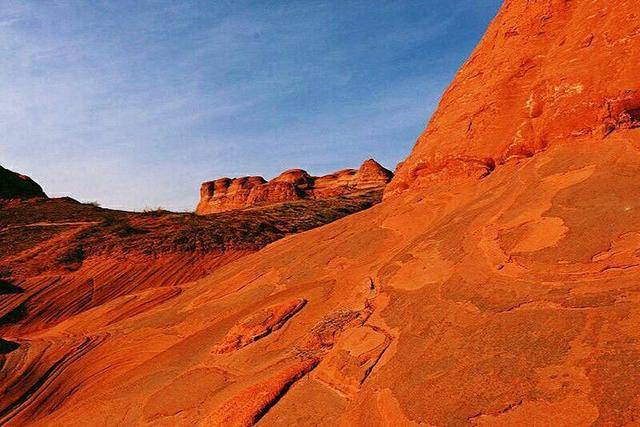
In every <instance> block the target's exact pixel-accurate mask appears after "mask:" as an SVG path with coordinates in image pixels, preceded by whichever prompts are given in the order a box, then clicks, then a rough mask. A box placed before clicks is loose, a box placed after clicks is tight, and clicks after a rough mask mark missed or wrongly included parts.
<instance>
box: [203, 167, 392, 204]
mask: <svg viewBox="0 0 640 427" xmlns="http://www.w3.org/2000/svg"><path fill="white" fill-rule="evenodd" d="M392 177H393V173H392V172H391V171H389V170H387V169H385V168H383V167H382V166H381V165H380V164H379V163H377V162H376V161H375V160H373V159H369V160H367V161H365V162H364V163H363V164H362V166H360V169H358V170H355V169H345V170H341V171H338V172H334V173H332V174H329V175H325V176H321V177H315V176H311V175H309V174H308V173H307V172H306V171H304V170H302V169H290V170H288V171H285V172H283V173H281V174H280V175H278V176H277V177H275V178H274V179H272V180H271V181H269V182H267V181H265V180H264V178H262V177H259V176H251V177H243V178H234V179H230V178H221V179H217V180H215V181H209V182H205V183H203V184H202V186H201V187H200V202H199V203H198V206H197V208H196V213H197V214H200V215H207V214H211V213H215V212H223V211H229V210H234V209H244V208H250V207H255V206H262V205H269V204H274V203H282V202H290V201H294V200H302V199H316V200H322V199H327V198H330V197H336V196H340V195H345V194H351V193H356V192H361V191H370V190H378V189H383V188H384V187H385V185H386V184H387V183H388V182H389V181H390V180H391V178H392Z"/></svg>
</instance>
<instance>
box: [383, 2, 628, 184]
mask: <svg viewBox="0 0 640 427" xmlns="http://www.w3.org/2000/svg"><path fill="white" fill-rule="evenodd" d="M577 3H578V2H576V1H567V0H548V1H542V0H536V1H522V0H506V1H505V3H504V5H503V7H502V8H501V10H500V12H499V13H498V15H497V17H496V18H495V20H494V22H493V23H492V25H491V27H490V28H489V29H488V31H487V32H486V34H485V35H484V37H483V39H482V41H481V42H480V44H479V45H478V47H477V48H476V49H475V51H474V52H473V53H472V54H471V57H470V58H469V59H468V60H467V62H466V63H465V65H464V66H463V67H462V69H461V70H460V71H459V72H458V75H457V76H456V79H455V81H454V82H453V84H451V86H450V87H449V88H448V89H447V91H446V92H445V94H444V96H443V98H442V100H441V102H440V105H439V107H438V109H437V111H436V112H435V114H434V115H433V117H432V119H431V122H430V124H429V126H428V127H427V129H426V131H425V132H424V133H423V134H422V135H421V136H420V137H419V138H418V141H417V143H416V145H415V147H414V148H413V151H412V152H411V155H410V156H409V157H408V158H407V159H406V161H405V162H404V163H403V164H402V166H401V167H400V168H399V169H398V170H397V174H396V175H397V176H396V179H395V180H394V182H393V183H392V184H391V185H390V186H389V187H388V188H387V196H389V195H391V194H396V193H398V192H400V191H403V190H405V189H407V188H408V187H416V188H420V187H422V188H425V187H428V186H430V185H431V182H432V181H433V180H434V179H436V180H437V179H439V178H440V177H442V176H443V175H444V176H455V175H469V174H470V175H475V176H482V175H486V174H487V173H490V172H491V171H492V170H493V169H494V168H495V167H496V165H500V164H503V163H504V162H506V161H508V160H509V159H517V158H523V157H524V158H526V157H530V156H532V155H534V154H535V153H537V152H539V151H541V150H544V149H546V148H547V147H549V146H550V145H555V144H565V143H581V142H584V141H588V140H593V139H596V140H599V139H602V138H605V137H607V136H608V135H609V134H610V133H611V132H614V131H615V130H616V129H619V128H633V127H638V126H640V85H639V84H638V79H637V75H638V71H640V62H638V57H640V44H639V43H638V42H637V40H638V38H639V37H640V29H639V28H638V15H637V13H635V12H633V11H632V9H633V7H632V5H633V4H634V2H633V0H622V1H619V2H618V1H617V2H615V6H614V5H613V4H610V5H607V4H605V2H604V1H589V2H580V6H578V5H577ZM627 12H628V13H627ZM605 70H606V71H605Z"/></svg>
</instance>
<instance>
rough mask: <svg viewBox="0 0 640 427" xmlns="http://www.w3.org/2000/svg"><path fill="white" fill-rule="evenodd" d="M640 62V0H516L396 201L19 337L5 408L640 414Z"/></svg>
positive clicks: (485, 416)
mask: <svg viewBox="0 0 640 427" xmlns="http://www.w3.org/2000/svg"><path fill="white" fill-rule="evenodd" d="M638 58H640V16H639V12H638V11H637V2H636V1H630V0H619V1H615V2H612V1H609V0H606V1H605V0H584V1H576V0H573V1H568V0H544V1H542V0H508V1H506V2H505V3H504V5H503V6H502V8H501V10H500V11H499V13H498V15H497V16H496V18H495V19H494V21H493V22H492V23H491V25H490V27H489V29H488V30H487V33H486V34H485V36H484V38H483V39H482V41H481V42H480V44H479V46H478V47H477V49H476V50H475V51H474V52H473V53H472V55H471V57H470V58H469V60H468V61H467V62H466V64H464V66H463V67H462V69H461V70H460V72H459V73H458V75H457V76H456V78H455V80H454V81H453V83H452V85H451V86H450V87H449V89H448V90H447V91H446V93H445V94H444V96H443V98H442V101H441V103H440V106H439V108H438V110H437V111H436V113H435V114H434V116H433V118H432V120H431V121H430V123H429V125H428V126H427V129H426V130H425V132H424V134H423V135H422V136H420V138H419V139H418V142H417V144H416V146H415V148H414V149H413V151H412V153H411V154H410V156H409V157H408V158H407V159H406V161H405V162H404V163H403V164H402V165H401V166H399V168H398V170H397V172H396V176H395V177H394V179H393V181H392V182H391V184H390V185H389V186H388V187H387V190H386V193H385V199H384V201H383V202H382V203H380V204H377V205H376V206H374V207H372V208H371V209H367V210H364V211H362V212H359V213H356V214H354V215H350V216H348V217H346V218H343V219H341V220H338V221H335V222H333V223H331V224H328V225H325V226H323V227H319V228H315V229H313V230H310V231H306V232H303V233H300V234H296V235H294V236H290V237H287V238H284V239H281V240H278V241H276V242H274V243H272V244H270V245H267V246H266V247H265V248H263V249H261V250H260V251H258V252H254V253H252V254H249V255H246V256H244V257H242V258H241V259H239V260H237V261H235V262H230V263H227V264H226V265H224V266H222V267H220V268H218V269H215V270H214V271H213V272H212V273H211V274H210V275H208V276H206V277H203V278H201V279H200V280H197V281H195V282H193V283H189V284H182V285H177V286H165V287H162V288H155V287H150V288H148V289H146V290H144V291H140V292H134V293H132V294H129V295H125V296H123V297H120V298H115V299H113V300H111V301H109V302H107V303H105V304H102V305H99V306H96V307H94V308H92V309H90V310H87V311H84V312H81V313H78V314H76V315H73V316H70V317H68V318H66V319H64V320H63V321H61V322H59V323H57V324H55V325H53V326H51V327H47V328H43V329H40V330H37V331H32V332H28V331H25V332H24V333H20V330H17V331H16V333H15V334H14V335H13V336H10V335H7V334H5V335H4V336H5V339H6V340H7V341H9V342H11V343H13V345H11V346H6V350H5V354H4V355H3V364H2V378H1V379H0V381H1V382H0V390H1V392H0V396H1V397H0V398H1V402H2V409H1V410H0V419H1V421H0V422H1V423H6V424H22V423H24V424H27V423H29V424H34V425H87V424H95V425H141V424H153V425H193V424H200V425H230V426H233V425H251V424H254V423H258V424H259V425H349V426H351V425H393V426H395V425H553V426H562V425H601V426H614V425H615V426H618V425H637V424H638V423H639V422H640V421H639V420H640V328H639V327H638V325H639V324H640V123H639V122H640V118H639V117H638V116H639V114H638V111H639V110H640V92H639V91H640V87H639V86H638V85H639V81H638V78H637V76H638V75H639V74H640V61H638ZM241 212H243V211H241ZM87 286H89V285H87ZM47 310H48V311H50V312H58V311H59V310H60V307H48V308H47Z"/></svg>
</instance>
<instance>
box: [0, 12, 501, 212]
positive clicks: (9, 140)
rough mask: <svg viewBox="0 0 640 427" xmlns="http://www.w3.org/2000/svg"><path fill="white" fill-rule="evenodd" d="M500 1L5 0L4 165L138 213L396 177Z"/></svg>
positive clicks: (1, 31)
mask: <svg viewBox="0 0 640 427" xmlns="http://www.w3.org/2000/svg"><path fill="white" fill-rule="evenodd" d="M449 3H456V5H455V6H454V5H451V4H449ZM497 3H498V0H485V1H483V2H478V1H471V0H461V1H460V2H445V1H440V0H436V1H433V2H424V1H417V0H416V1H406V2H385V1H383V2H373V3H372V2H364V1H345V2H339V3H336V2H333V1H319V0H309V1H295V2H293V1H292V2H288V1H282V2H270V1H269V2H267V1H262V2H261V1H256V2H222V1H221V2H204V1H202V2H199V1H193V2H175V3H174V2H168V1H167V2H155V1H124V0H123V1H116V2H70V1H55V2H54V1H51V2H28V1H25V2H23V1H21V2H11V1H7V2H2V3H0V93H2V97H0V133H1V135H2V139H1V140H0V164H3V165H5V166H7V167H10V168H14V169H16V170H19V171H21V172H23V173H27V174H30V175H31V176H32V177H33V178H34V179H36V180H38V181H39V182H40V183H41V184H42V185H43V186H44V187H45V190H47V191H48V192H49V193H50V194H53V195H71V196H73V197H76V198H79V199H83V200H98V201H100V202H101V203H102V204H103V205H106V206H111V207H124V208H130V209H140V208H143V207H145V206H155V205H162V206H165V207H169V208H173V209H188V208H191V207H193V205H194V204H195V200H196V198H197V188H198V185H199V183H200V181H202V180H204V179H210V178H215V177H217V176H224V175H243V174H262V175H265V176H267V177H269V176H273V175H275V174H276V173H278V172H279V171H280V170H281V169H284V168H288V167H298V166H299V167H305V168H308V169H310V170H311V171H312V172H315V173H324V172H328V171H331V170H333V169H338V168H342V167H348V166H356V165H357V163H358V162H360V161H361V160H363V159H364V158H365V157H368V156H375V157H376V158H379V159H380V160H381V161H383V162H384V163H385V164H386V165H387V166H389V167H393V166H394V164H395V163H396V162H397V161H399V160H401V159H402V158H403V157H404V156H405V155H406V154H407V153H408V151H409V149H410V148H411V146H412V145H413V142H414V140H415V138H416V136H417V135H418V133H419V132H420V131H421V130H422V128H423V127H424V124H425V123H426V120H427V118H428V115H429V114H430V113H431V111H432V110H433V108H434V107H435V104H436V102H437V101H438V98H439V95H440V93H441V91H442V89H443V88H444V86H445V85H446V84H447V82H448V80H449V79H450V78H451V76H452V75H453V73H454V72H455V69H456V68H457V67H458V65H459V64H460V63H461V62H462V60H463V59H464V58H465V57H466V55H467V54H468V52H469V50H470V49H471V48H472V47H473V45H474V44H475V42H476V41H477V39H478V38H479V36H480V34H481V32H482V31H483V29H484V27H485V26H486V24H487V22H488V19H489V18H490V17H491V16H492V15H493V13H494V12H495V10H496V8H497ZM461 28H462V29H463V30H462V31H461V30H460V29H461Z"/></svg>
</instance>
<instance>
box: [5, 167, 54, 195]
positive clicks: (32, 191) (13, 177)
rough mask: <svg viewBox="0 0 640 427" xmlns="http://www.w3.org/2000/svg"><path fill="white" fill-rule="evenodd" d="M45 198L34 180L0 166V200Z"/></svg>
mask: <svg viewBox="0 0 640 427" xmlns="http://www.w3.org/2000/svg"><path fill="white" fill-rule="evenodd" d="M36 197H47V195H46V194H44V191H42V187H40V186H39V185H38V184H37V183H36V182H35V181H34V180H32V179H31V178H29V177H28V176H25V175H20V174H19V173H16V172H13V171H10V170H9V169H5V168H3V167H2V166H0V199H32V198H36Z"/></svg>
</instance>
